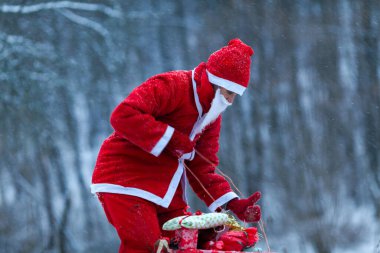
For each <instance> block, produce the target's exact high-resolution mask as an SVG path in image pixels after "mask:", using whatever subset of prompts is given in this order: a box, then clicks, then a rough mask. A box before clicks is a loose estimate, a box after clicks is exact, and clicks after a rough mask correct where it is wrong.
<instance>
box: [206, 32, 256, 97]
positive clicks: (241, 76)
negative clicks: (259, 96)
mask: <svg viewBox="0 0 380 253" xmlns="http://www.w3.org/2000/svg"><path fill="white" fill-rule="evenodd" d="M253 53H254V52H253V49H252V48H251V47H250V46H248V45H246V44H244V43H243V42H242V41H241V40H240V39H233V40H231V41H230V42H229V43H228V45H227V46H225V47H223V48H221V49H219V50H218V51H216V52H214V53H213V54H211V55H210V57H209V59H208V61H207V64H206V71H207V76H208V79H209V81H210V83H213V84H215V85H218V86H221V87H223V88H225V89H227V90H229V91H232V92H235V93H237V94H239V95H240V96H241V95H242V94H243V92H244V91H245V89H246V88H247V86H248V83H249V78H250V69H251V56H252V55H253Z"/></svg>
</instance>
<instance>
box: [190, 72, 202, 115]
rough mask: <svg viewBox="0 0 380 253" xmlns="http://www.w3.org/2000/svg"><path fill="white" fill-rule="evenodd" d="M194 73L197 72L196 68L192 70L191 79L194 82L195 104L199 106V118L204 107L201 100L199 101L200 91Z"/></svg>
mask: <svg viewBox="0 0 380 253" xmlns="http://www.w3.org/2000/svg"><path fill="white" fill-rule="evenodd" d="M194 73H195V69H194V70H193V71H192V72H191V80H192V83H193V92H194V100H195V105H196V106H197V110H198V114H199V116H198V118H200V117H202V113H203V109H202V105H201V102H200V101H199V97H198V92H197V83H196V82H195V80H194Z"/></svg>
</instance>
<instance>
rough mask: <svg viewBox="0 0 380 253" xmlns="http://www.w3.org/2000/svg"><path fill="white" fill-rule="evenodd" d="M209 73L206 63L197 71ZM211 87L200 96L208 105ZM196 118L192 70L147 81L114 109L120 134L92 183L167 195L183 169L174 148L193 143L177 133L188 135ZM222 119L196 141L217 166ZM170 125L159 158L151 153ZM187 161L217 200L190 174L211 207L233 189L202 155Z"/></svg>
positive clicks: (102, 155)
mask: <svg viewBox="0 0 380 253" xmlns="http://www.w3.org/2000/svg"><path fill="white" fill-rule="evenodd" d="M204 71H205V69H204V67H199V68H197V70H196V73H195V74H196V75H197V76H202V73H203V72H204ZM200 85H206V86H207V85H209V86H210V85H211V84H209V83H208V84H207V83H205V84H201V82H197V86H200ZM206 86H204V87H202V88H200V90H202V92H203V93H204V94H203V95H202V96H201V97H200V99H201V104H204V105H206V104H210V103H211V100H212V98H213V96H214V90H213V89H212V88H210V87H206ZM208 100H209V101H208ZM206 109H207V108H206ZM197 118H198V111H197V108H196V105H195V101H194V93H193V85H192V79H191V71H172V72H167V73H163V74H159V75H157V76H154V77H152V78H150V79H148V80H147V81H146V82H144V83H143V84H141V85H140V86H139V87H137V88H136V89H135V90H133V91H132V93H131V94H130V95H129V96H128V97H127V98H126V99H125V100H124V101H123V102H122V103H121V104H119V105H118V106H117V107H116V109H115V110H114V112H113V113H112V115H111V124H112V126H113V128H114V130H115V132H114V133H113V134H112V135H111V136H110V137H108V138H107V139H106V140H105V141H104V143H103V145H102V147H101V149H100V152H99V155H98V159H97V162H96V165H95V170H94V173H93V177H92V183H93V184H98V183H110V184H116V185H121V186H124V187H134V188H138V189H141V190H144V191H147V192H150V193H153V194H155V195H157V196H159V197H161V198H163V197H164V196H165V194H166V192H167V191H168V186H169V184H170V182H171V180H172V178H173V175H174V173H175V172H176V170H177V168H178V160H177V159H176V158H174V157H173V152H172V151H173V150H183V152H185V151H187V150H188V146H189V145H188V141H183V139H186V140H187V138H183V139H181V138H179V137H178V136H189V135H190V133H191V130H192V128H193V126H194V124H195V122H196V120H197ZM220 122H221V120H220V118H218V119H217V120H216V121H215V122H214V123H212V124H210V125H209V126H207V127H206V128H205V130H204V131H203V133H202V134H201V135H200V136H199V138H198V139H197V143H196V145H195V148H196V149H197V150H198V151H199V152H201V153H202V154H203V155H204V156H206V157H207V158H208V159H210V160H211V161H212V162H213V163H214V164H215V165H217V164H218V158H217V151H218V149H219V132H220ZM168 126H171V127H173V128H174V129H175V132H174V134H173V136H172V139H171V140H170V142H169V143H168V146H167V147H166V148H165V149H164V150H163V152H162V153H161V154H160V155H159V156H158V157H155V156H154V155H152V154H151V153H150V152H151V150H152V148H153V147H154V146H155V145H156V144H157V142H158V140H160V138H161V137H162V136H163V134H164V133H165V131H166V129H167V127H168ZM172 144H174V145H172ZM175 146H177V147H175ZM187 165H188V166H189V167H190V168H191V169H192V171H193V172H194V173H195V174H196V176H197V177H198V178H199V179H200V180H201V181H202V183H203V185H205V186H206V187H207V188H208V191H209V192H210V193H211V194H212V196H213V198H210V197H209V196H208V195H207V194H206V193H205V191H204V190H203V188H201V187H200V185H199V183H198V182H197V180H195V179H194V177H192V176H190V175H189V173H187V175H188V176H189V182H190V184H191V186H192V187H193V188H194V189H195V192H196V193H197V194H198V196H200V197H201V199H203V200H204V201H205V202H206V204H207V205H210V204H211V203H212V202H213V199H214V200H215V199H218V198H219V197H220V196H222V195H224V194H226V193H228V192H230V191H231V188H230V186H229V184H228V182H227V181H226V180H225V179H224V178H223V177H221V176H219V175H217V174H215V173H214V168H213V166H211V165H210V164H208V163H207V162H206V161H204V160H203V159H201V158H200V157H198V155H195V158H194V160H193V161H191V162H187Z"/></svg>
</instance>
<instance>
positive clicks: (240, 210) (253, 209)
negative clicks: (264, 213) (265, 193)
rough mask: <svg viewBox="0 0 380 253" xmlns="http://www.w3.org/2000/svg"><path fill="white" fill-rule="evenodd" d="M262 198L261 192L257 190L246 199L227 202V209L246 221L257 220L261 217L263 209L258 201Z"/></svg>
mask: <svg viewBox="0 0 380 253" xmlns="http://www.w3.org/2000/svg"><path fill="white" fill-rule="evenodd" d="M260 198H261V193H260V192H255V193H254V194H252V195H251V196H250V197H249V198H246V199H232V200H230V201H229V202H228V204H227V209H229V210H231V211H232V212H233V213H234V214H235V215H236V216H237V217H238V218H239V219H240V220H242V221H245V222H257V221H259V220H260V218H261V209H260V206H259V205H256V202H257V201H258V200H259V199H260Z"/></svg>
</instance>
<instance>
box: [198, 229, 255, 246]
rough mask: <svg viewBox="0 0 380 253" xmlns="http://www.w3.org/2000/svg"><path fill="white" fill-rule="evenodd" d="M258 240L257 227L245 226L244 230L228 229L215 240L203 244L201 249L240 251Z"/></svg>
mask: <svg viewBox="0 0 380 253" xmlns="http://www.w3.org/2000/svg"><path fill="white" fill-rule="evenodd" d="M258 240H259V236H258V233H257V228H255V227H251V228H246V229H244V231H228V232H226V233H224V234H223V235H221V236H220V238H219V239H218V240H217V241H215V240H212V241H208V242H206V243H204V244H203V247H202V248H203V249H208V250H210V249H211V250H223V251H242V250H243V249H245V248H249V247H252V246H254V245H255V244H256V242H257V241H258Z"/></svg>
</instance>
